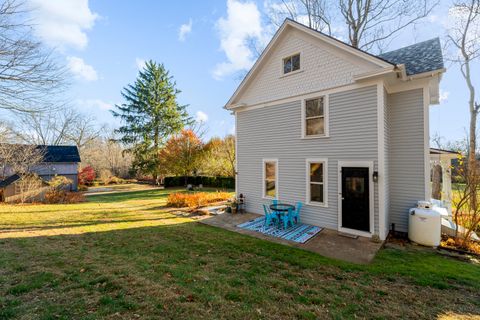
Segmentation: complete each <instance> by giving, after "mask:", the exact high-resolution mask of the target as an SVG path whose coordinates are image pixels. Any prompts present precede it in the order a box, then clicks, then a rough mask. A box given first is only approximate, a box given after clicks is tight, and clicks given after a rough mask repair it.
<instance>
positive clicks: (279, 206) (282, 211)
mask: <svg viewBox="0 0 480 320" xmlns="http://www.w3.org/2000/svg"><path fill="white" fill-rule="evenodd" d="M290 209H291V210H295V206H293V205H291V204H288V203H276V204H275V203H274V204H271V205H270V210H272V211H273V212H275V213H277V215H279V216H280V215H281V216H282V218H283V217H285V215H286V214H288V210H290Z"/></svg>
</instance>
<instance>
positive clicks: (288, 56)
mask: <svg viewBox="0 0 480 320" xmlns="http://www.w3.org/2000/svg"><path fill="white" fill-rule="evenodd" d="M297 54H298V55H299V56H300V69H298V70H295V71H290V72H287V73H284V65H283V62H284V61H285V59H287V58H291V57H293V56H296V55H297ZM303 56H304V55H303V52H302V51H296V52H294V53H292V54H289V55H287V56H285V57H284V58H282V59H281V61H280V63H281V69H280V78H285V77H288V76H291V75H294V74H297V73H300V72H303V62H302V61H303Z"/></svg>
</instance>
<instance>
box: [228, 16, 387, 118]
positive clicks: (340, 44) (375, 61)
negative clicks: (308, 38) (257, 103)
mask: <svg viewBox="0 0 480 320" xmlns="http://www.w3.org/2000/svg"><path fill="white" fill-rule="evenodd" d="M287 27H291V28H293V29H296V30H300V31H302V32H305V33H307V34H310V35H312V36H313V37H315V38H317V39H319V40H322V41H324V42H325V43H328V44H330V45H332V46H333V47H336V48H338V49H341V50H343V51H346V52H348V53H350V54H352V55H354V56H357V57H359V58H362V59H363V60H366V61H369V62H371V63H373V64H375V65H378V66H380V67H383V68H387V67H392V66H393V64H391V63H388V62H386V61H383V60H382V59H380V58H377V57H375V56H372V55H370V54H368V53H366V52H363V51H361V50H359V49H356V48H353V47H350V46H349V45H347V44H346V43H343V42H341V41H339V40H335V39H333V38H330V37H328V36H326V35H324V34H322V33H320V32H318V31H314V30H311V29H309V28H307V27H306V26H304V25H302V24H299V23H296V22H294V21H292V20H288V19H287V20H285V22H284V23H283V24H282V25H281V26H280V28H279V29H278V30H277V32H276V33H275V35H274V36H273V38H272V40H270V42H269V43H268V45H267V47H266V48H265V50H263V52H262V54H261V55H260V57H259V58H258V59H257V61H256V62H255V64H254V65H253V67H252V68H251V69H250V71H249V72H248V73H247V75H246V76H245V78H244V79H243V80H242V82H241V83H240V85H239V86H238V88H237V89H236V90H235V92H234V93H233V95H232V97H231V98H230V99H229V100H228V102H227V104H226V105H225V108H226V109H231V107H230V106H231V104H232V102H233V101H234V100H235V99H236V98H237V96H238V95H239V94H240V92H242V90H243V89H244V88H245V87H246V86H247V83H248V82H249V81H250V79H251V78H252V77H253V75H254V74H255V73H256V71H257V69H258V68H259V66H260V65H261V64H262V62H263V61H264V60H265V58H266V57H267V56H268V55H269V53H270V51H271V50H272V48H273V47H274V46H275V44H276V43H277V40H278V39H279V38H280V37H281V35H283V33H284V31H285V29H287ZM300 63H301V62H300Z"/></svg>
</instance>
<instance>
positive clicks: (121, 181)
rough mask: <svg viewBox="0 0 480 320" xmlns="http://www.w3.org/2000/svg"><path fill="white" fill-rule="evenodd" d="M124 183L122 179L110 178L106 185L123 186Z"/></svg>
mask: <svg viewBox="0 0 480 320" xmlns="http://www.w3.org/2000/svg"><path fill="white" fill-rule="evenodd" d="M123 183H125V180H124V179H122V178H119V177H115V176H113V177H110V179H109V180H108V184H123Z"/></svg>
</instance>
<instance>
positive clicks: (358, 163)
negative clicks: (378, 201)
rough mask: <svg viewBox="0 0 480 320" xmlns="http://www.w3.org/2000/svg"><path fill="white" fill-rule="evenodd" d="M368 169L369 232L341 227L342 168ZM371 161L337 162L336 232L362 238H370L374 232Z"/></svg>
mask: <svg viewBox="0 0 480 320" xmlns="http://www.w3.org/2000/svg"><path fill="white" fill-rule="evenodd" d="M344 167H353V168H368V169H369V170H368V176H369V188H368V189H369V190H368V191H369V206H370V208H369V209H370V210H369V211H370V231H369V232H365V231H361V230H354V229H349V228H343V227H342V168H344ZM373 169H374V163H373V161H338V231H340V232H345V233H350V234H355V235H359V236H362V237H371V236H372V235H373V233H374V231H375V197H374V189H375V187H374V182H373Z"/></svg>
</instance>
